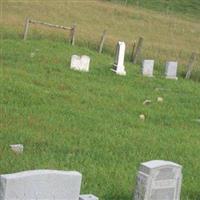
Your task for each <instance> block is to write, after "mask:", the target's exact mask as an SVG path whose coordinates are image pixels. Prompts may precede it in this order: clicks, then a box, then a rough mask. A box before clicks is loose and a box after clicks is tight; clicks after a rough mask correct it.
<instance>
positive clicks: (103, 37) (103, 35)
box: [99, 30, 106, 53]
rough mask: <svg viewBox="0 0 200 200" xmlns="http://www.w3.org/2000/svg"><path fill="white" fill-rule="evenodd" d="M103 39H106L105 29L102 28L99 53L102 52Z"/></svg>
mask: <svg viewBox="0 0 200 200" xmlns="http://www.w3.org/2000/svg"><path fill="white" fill-rule="evenodd" d="M105 39H106V30H104V32H103V34H102V36H101V41H100V45H99V53H102V50H103V45H104V42H105Z"/></svg>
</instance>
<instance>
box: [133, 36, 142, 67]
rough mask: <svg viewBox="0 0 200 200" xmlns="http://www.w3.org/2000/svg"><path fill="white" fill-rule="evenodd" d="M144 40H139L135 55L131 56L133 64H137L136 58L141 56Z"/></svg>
mask: <svg viewBox="0 0 200 200" xmlns="http://www.w3.org/2000/svg"><path fill="white" fill-rule="evenodd" d="M143 41H144V39H143V38H142V37H140V38H139V41H138V44H137V47H136V50H135V53H134V55H133V64H136V63H137V59H138V56H139V55H140V54H141V50H142V46H143Z"/></svg>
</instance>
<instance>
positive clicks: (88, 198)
mask: <svg viewBox="0 0 200 200" xmlns="http://www.w3.org/2000/svg"><path fill="white" fill-rule="evenodd" d="M79 200H99V198H98V197H96V196H94V195H93V194H83V195H80V197H79Z"/></svg>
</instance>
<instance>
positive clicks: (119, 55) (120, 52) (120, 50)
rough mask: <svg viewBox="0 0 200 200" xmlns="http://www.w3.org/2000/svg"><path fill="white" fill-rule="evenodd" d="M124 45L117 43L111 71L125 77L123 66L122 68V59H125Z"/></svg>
mask: <svg viewBox="0 0 200 200" xmlns="http://www.w3.org/2000/svg"><path fill="white" fill-rule="evenodd" d="M125 50H126V44H125V43H124V42H120V41H119V42H118V43H117V46H116V53H115V54H116V55H115V61H114V65H113V68H112V69H111V70H112V71H114V72H116V74H119V75H126V71H125V66H124V57H125Z"/></svg>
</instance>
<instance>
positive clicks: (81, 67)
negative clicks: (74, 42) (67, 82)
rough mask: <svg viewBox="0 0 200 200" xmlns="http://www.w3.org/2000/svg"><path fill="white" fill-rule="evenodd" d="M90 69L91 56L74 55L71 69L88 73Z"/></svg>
mask: <svg viewBox="0 0 200 200" xmlns="http://www.w3.org/2000/svg"><path fill="white" fill-rule="evenodd" d="M89 67H90V57H89V56H85V55H83V56H77V55H73V56H72V58H71V69H74V70H78V71H85V72H88V71H89Z"/></svg>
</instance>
